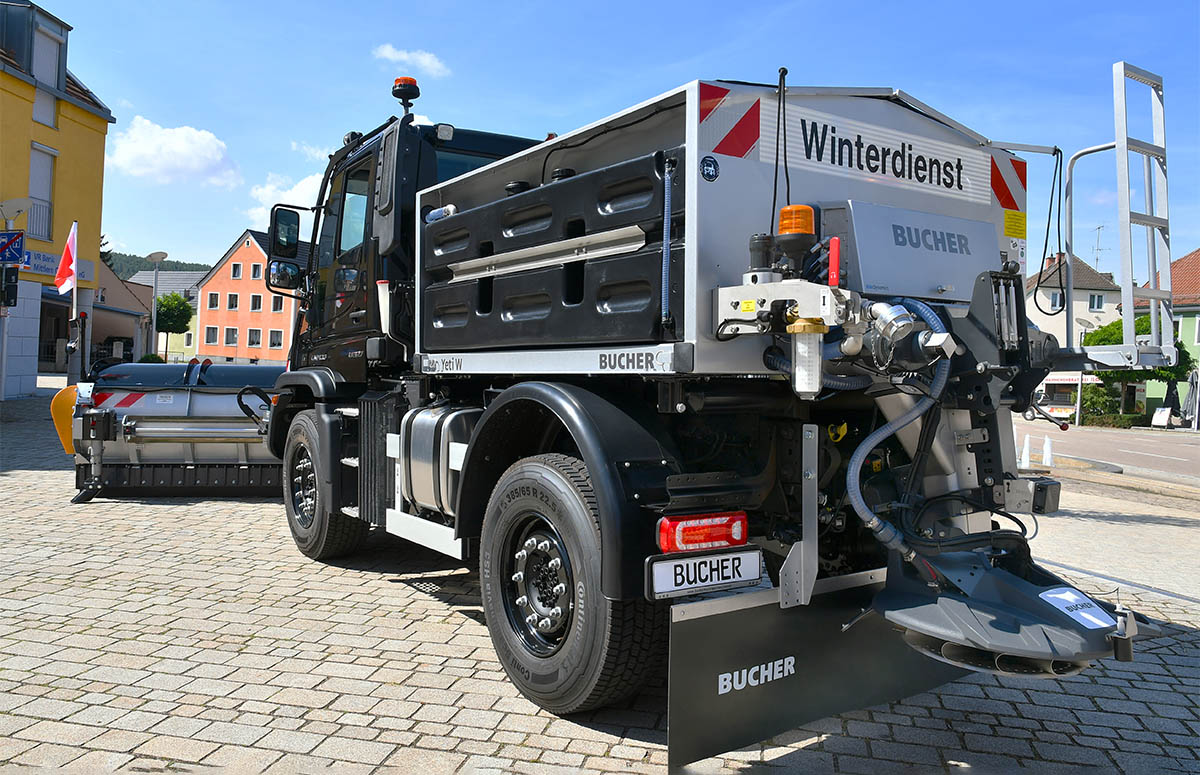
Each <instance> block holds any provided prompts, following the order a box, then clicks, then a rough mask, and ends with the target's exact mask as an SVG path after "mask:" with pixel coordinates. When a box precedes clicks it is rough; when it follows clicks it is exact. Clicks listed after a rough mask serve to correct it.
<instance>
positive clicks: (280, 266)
mask: <svg viewBox="0 0 1200 775" xmlns="http://www.w3.org/2000/svg"><path fill="white" fill-rule="evenodd" d="M302 277H303V273H302V272H301V271H300V266H299V265H298V264H294V263H292V262H291V261H280V260H278V259H271V264H270V269H269V271H268V272H267V287H268V288H280V289H282V290H285V291H294V290H296V289H297V288H299V287H300V282H301V278H302Z"/></svg>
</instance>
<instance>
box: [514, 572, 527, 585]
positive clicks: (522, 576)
mask: <svg viewBox="0 0 1200 775" xmlns="http://www.w3.org/2000/svg"><path fill="white" fill-rule="evenodd" d="M512 580H513V581H515V582H516V583H518V584H520V583H521V582H522V581H524V580H525V574H524V573H522V572H521V571H517V572H516V573H514V574H513V575H512Z"/></svg>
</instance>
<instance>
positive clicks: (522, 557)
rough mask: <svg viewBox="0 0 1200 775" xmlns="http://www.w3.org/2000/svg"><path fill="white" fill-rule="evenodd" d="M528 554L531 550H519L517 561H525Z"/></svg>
mask: <svg viewBox="0 0 1200 775" xmlns="http://www.w3.org/2000/svg"><path fill="white" fill-rule="evenodd" d="M528 556H529V552H527V551H525V550H524V549H522V550H521V551H519V552H517V554H516V560H517V562H525V558H526V557H528Z"/></svg>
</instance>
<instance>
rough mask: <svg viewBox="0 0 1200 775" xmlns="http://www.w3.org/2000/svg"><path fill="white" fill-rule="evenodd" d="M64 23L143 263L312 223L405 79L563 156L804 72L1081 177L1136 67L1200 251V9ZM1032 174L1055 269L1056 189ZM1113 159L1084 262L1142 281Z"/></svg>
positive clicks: (804, 7)
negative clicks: (291, 223)
mask: <svg viewBox="0 0 1200 775" xmlns="http://www.w3.org/2000/svg"><path fill="white" fill-rule="evenodd" d="M42 4H43V5H44V6H45V7H46V9H47V10H48V11H50V12H51V13H53V14H55V15H56V16H58V17H60V18H62V19H63V20H64V21H66V22H67V23H69V24H71V25H72V26H73V27H74V30H73V31H72V33H71V37H70V51H69V54H68V60H69V61H68V67H69V68H70V69H71V71H72V72H73V73H75V75H76V76H78V77H79V78H80V79H81V80H82V81H83V82H84V83H86V84H87V85H88V86H89V87H90V88H91V89H92V90H93V91H94V92H95V93H96V94H97V95H98V96H99V97H100V98H101V99H102V100H103V101H104V102H105V103H106V104H108V106H109V107H110V108H111V109H112V111H113V113H114V115H115V116H116V118H117V122H116V124H115V125H112V126H110V128H109V135H108V142H107V152H106V164H105V185H104V222H103V230H104V233H105V234H106V235H107V237H108V240H109V244H110V246H111V247H113V248H114V249H116V250H119V251H121V252H130V253H137V254H142V255H144V254H146V253H149V252H151V251H155V250H165V251H167V252H168V253H169V254H170V257H171V258H173V259H178V260H184V261H199V262H203V263H214V262H215V261H217V260H218V259H220V257H221V256H222V255H223V254H224V252H225V251H226V250H227V249H228V248H229V247H230V246H231V244H232V243H233V242H234V241H235V240H236V239H237V237H238V235H240V234H241V232H242V230H243V229H245V228H247V227H252V228H259V229H262V228H265V227H266V224H267V218H268V213H269V209H270V205H271V204H273V203H275V202H286V203H293V204H312V203H313V200H314V199H315V196H316V190H317V184H318V182H319V179H320V174H321V172H322V171H323V170H324V166H325V160H326V155H327V154H328V153H330V152H331V151H333V150H334V149H335V148H336V147H338V146H340V145H341V138H342V136H343V135H344V134H345V133H346V132H348V131H350V130H358V131H368V130H370V129H371V128H373V127H375V126H377V125H379V124H380V123H382V122H383V121H384V120H385V119H386V118H387V117H388V116H389V115H393V114H398V113H399V112H400V108H399V106H398V104H397V103H396V101H395V100H394V99H393V98H392V97H391V91H390V87H391V82H392V80H393V78H394V77H396V76H399V75H412V76H415V77H416V78H418V80H419V81H420V83H421V89H422V96H421V98H420V100H419V101H418V102H417V104H416V107H415V112H417V113H419V114H421V115H422V116H426V117H428V118H429V119H431V120H433V121H435V122H448V123H451V124H454V125H456V126H459V127H469V128H473V129H482V130H488V131H497V132H504V133H510V134H517V135H525V136H529V137H535V138H542V137H544V136H545V135H546V133H547V132H550V131H554V132H559V133H563V132H566V131H569V130H571V129H574V128H576V127H579V126H582V125H584V124H587V123H590V122H592V121H595V120H598V119H600V118H603V117H605V116H607V115H609V114H611V113H615V112H617V111H619V110H621V109H623V108H626V107H628V106H631V105H633V104H635V103H637V102H640V101H642V100H645V99H647V98H650V97H653V96H654V95H656V94H659V93H661V92H664V91H666V90H668V89H670V88H673V87H675V86H678V85H680V84H682V83H685V82H687V81H691V80H694V79H697V78H702V79H715V78H724V79H732V80H746V81H759V82H773V81H774V80H775V79H776V77H777V76H776V71H777V69H778V67H779V66H780V65H785V66H787V67H788V69H789V71H790V75H789V84H793V85H813V86H887V87H894V88H899V89H903V90H905V91H906V92H908V93H910V94H912V95H914V96H915V97H917V98H918V99H920V100H922V101H923V102H925V103H926V104H929V105H931V106H932V107H934V108H936V109H938V110H940V111H942V112H943V113H945V114H947V115H949V116H950V117H952V118H954V119H955V120H957V121H959V122H961V123H963V124H965V125H966V126H968V127H970V128H972V129H974V130H975V131H977V132H979V133H981V134H983V135H985V136H987V137H989V138H992V139H993V140H1002V141H1012V142H1025V143H1036V144H1044V145H1057V146H1059V147H1061V148H1063V149H1064V150H1065V152H1066V154H1067V156H1069V155H1070V154H1071V153H1073V152H1075V151H1076V150H1079V149H1081V148H1084V147H1086V146H1091V145H1095V144H1099V143H1104V142H1111V141H1112V140H1113V136H1114V127H1113V107H1112V64H1113V62H1115V61H1117V60H1121V59H1124V60H1127V61H1129V62H1131V63H1132V64H1135V65H1138V66H1140V67H1142V68H1144V69H1147V70H1150V71H1153V72H1156V73H1158V74H1160V75H1162V76H1163V78H1164V83H1165V94H1166V112H1167V146H1168V149H1169V150H1168V169H1169V173H1170V212H1171V226H1172V242H1173V244H1174V246H1175V248H1174V255H1175V256H1176V257H1179V256H1182V255H1183V254H1185V253H1187V252H1189V251H1191V250H1194V249H1196V248H1200V53H1198V52H1200V2H1196V0H1185V1H1180V0H1164V2H1162V3H1156V4H1154V7H1153V11H1152V12H1148V13H1143V12H1141V11H1140V10H1139V7H1138V6H1137V5H1130V4H1128V3H1117V2H1106V1H1104V0H1099V1H1097V0H1092V2H1086V3H1074V2H1045V0H1041V1H1040V2H1020V1H1014V2H1007V3H1002V4H991V3H969V2H961V0H958V1H956V2H947V3H935V2H928V3H918V2H910V3H895V2H856V1H855V0H841V1H840V2H837V3H829V2H820V3H817V2H794V3H775V4H773V3H769V2H768V3H758V4H735V5H734V6H730V5H728V4H727V3H719V4H718V3H715V2H710V1H709V0H693V1H692V2H657V3H650V4H647V3H645V2H623V1H621V0H613V1H612V2H608V3H603V4H600V3H587V4H574V3H570V2H564V3H556V4H546V3H532V2H520V1H519V0H513V2H505V3H495V2H479V3H465V2H455V1H454V0H443V2H439V3H407V2H406V3H396V2H375V1H373V0H372V1H365V2H358V3H354V4H350V3H330V2H312V1H308V0H297V1H295V2H256V3H247V2H227V1H225V0H206V1H205V2H187V1H185V0H176V1H175V2H170V3H151V2H144V1H142V2H135V1H134V0H106V2H103V3H97V2H95V1H94V0H45V1H44V2H43V3H42ZM335 9H342V10H341V11H336V10H335ZM338 13H340V14H341V16H338ZM1156 16H1157V18H1158V19H1159V25H1160V26H1159V27H1158V28H1157V29H1151V28H1149V27H1148V26H1147V25H1148V24H1149V23H1150V21H1149V20H1150V19H1153V18H1155V17H1156ZM1143 30H1145V32H1143ZM1149 99H1150V98H1149V92H1148V91H1146V92H1137V91H1135V92H1133V93H1132V94H1131V101H1130V104H1131V110H1130V126H1131V133H1132V134H1133V135H1134V136H1137V137H1141V138H1143V139H1147V140H1149V139H1151V138H1150V127H1149V119H1148V117H1149V106H1148V103H1149ZM1024 156H1025V158H1026V159H1028V161H1029V171H1028V196H1029V198H1028V212H1029V253H1030V256H1031V257H1033V256H1036V255H1038V253H1040V251H1041V245H1042V239H1043V235H1044V234H1045V222H1046V212H1047V205H1048V200H1049V194H1050V180H1051V175H1052V171H1053V169H1052V163H1051V161H1050V159H1049V157H1043V156H1038V155H1033V154H1024ZM1114 159H1115V157H1114V155H1113V154H1112V153H1111V152H1110V153H1106V154H1100V155H1097V156H1093V157H1090V158H1088V159H1084V160H1082V161H1081V162H1080V163H1079V164H1078V166H1077V168H1076V173H1077V176H1076V186H1075V212H1076V218H1075V224H1076V225H1075V234H1076V238H1075V251H1074V252H1075V254H1076V255H1078V256H1080V257H1082V258H1085V259H1087V260H1089V261H1092V260H1093V257H1098V260H1099V267H1100V269H1101V270H1102V271H1114V272H1119V268H1118V265H1119V250H1118V248H1119V245H1118V234H1117V232H1118V229H1117V205H1116V201H1117V193H1116V171H1115V170H1116V164H1115V160H1114ZM1133 195H1134V201H1136V202H1139V203H1140V202H1141V201H1142V197H1143V195H1144V194H1143V190H1142V185H1141V182H1140V179H1139V178H1138V177H1137V176H1136V175H1135V177H1134V183H1133ZM1098 226H1102V227H1103V229H1101V231H1100V232H1099V243H1098V244H1099V251H1098V252H1094V247H1095V245H1096V244H1097V232H1096V228H1097V227H1098ZM1051 232H1052V233H1051V240H1050V252H1053V251H1054V249H1055V243H1056V242H1057V235H1056V233H1055V232H1056V229H1055V228H1054V227H1053V226H1052V227H1051ZM1144 239H1145V238H1144V237H1143V236H1142V235H1141V233H1140V229H1135V234H1134V245H1135V246H1140V245H1142V244H1144ZM1138 249H1139V250H1140V247H1138ZM1032 263H1036V262H1032ZM1143 274H1144V270H1143ZM1141 279H1144V277H1142V278H1141Z"/></svg>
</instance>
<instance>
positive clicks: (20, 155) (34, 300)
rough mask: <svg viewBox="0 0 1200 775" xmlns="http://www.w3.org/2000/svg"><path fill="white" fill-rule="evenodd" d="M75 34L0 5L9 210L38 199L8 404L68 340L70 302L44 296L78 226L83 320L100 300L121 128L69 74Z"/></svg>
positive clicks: (1, 115) (27, 227)
mask: <svg viewBox="0 0 1200 775" xmlns="http://www.w3.org/2000/svg"><path fill="white" fill-rule="evenodd" d="M70 32H71V26H70V25H68V24H67V23H66V22H64V21H62V20H61V19H58V18H56V17H54V16H53V15H51V14H49V13H47V12H46V11H45V10H44V9H42V8H40V7H38V6H36V5H34V4H32V3H30V2H27V0H6V1H5V2H3V3H0V202H3V201H6V200H11V199H17V198H23V197H29V198H30V199H32V204H31V205H30V206H29V208H28V212H26V213H25V214H24V215H21V216H19V218H18V219H17V220H16V223H15V224H14V225H15V226H16V228H17V229H24V231H25V261H24V265H23V266H22V269H21V274H20V277H21V280H22V282H21V283H20V287H19V291H18V298H19V302H18V305H17V307H15V308H12V310H10V314H9V315H8V316H7V319H6V320H5V321H4V327H5V329H6V330H5V331H4V332H3V333H2V337H3V338H2V340H0V347H2V348H3V352H2V353H0V373H3V374H4V375H5V378H4V379H3V380H2V381H0V397H4V396H5V395H22V394H28V393H30V392H32V388H31V387H30V386H31V385H35V384H36V380H37V357H38V354H39V349H45V348H46V346H47V344H48V343H49V344H50V346H53V344H52V343H54V342H55V341H56V340H60V339H62V338H64V337H67V336H68V335H69V334H68V331H67V330H66V327H67V317H68V313H67V311H66V310H64V309H63V306H62V304H61V303H60V302H61V301H65V300H66V299H67V297H65V296H64V297H62V300H60V299H57V298H54V297H55V296H56V295H57V294H56V293H53V294H46V295H45V296H43V288H44V287H45V286H50V288H51V291H52V292H53V291H54V290H55V289H54V288H53V283H54V273H55V271H56V269H57V267H58V261H59V258H60V256H61V255H62V251H63V245H64V243H65V242H66V239H67V235H68V233H69V232H70V230H71V222H72V221H78V222H79V232H78V237H77V240H78V242H77V245H78V258H79V264H78V267H79V275H80V282H79V287H80V289H81V291H80V294H79V308H80V310H81V311H87V312H89V316H90V314H91V310H92V305H93V300H94V298H95V289H96V287H97V283H96V278H97V271H96V268H97V264H98V263H99V261H100V214H101V206H102V201H103V193H102V192H103V185H104V142H105V136H106V134H107V133H108V125H109V124H110V123H113V121H114V119H113V115H112V113H111V112H110V111H109V109H108V108H107V107H106V106H105V105H104V103H103V102H101V101H100V100H99V98H97V97H96V95H95V94H93V93H92V92H91V90H89V89H88V88H87V87H86V86H85V85H84V84H83V82H82V81H80V80H79V79H78V78H77V77H76V76H75V75H74V74H73V73H71V72H70V71H69V70H68V67H67V55H68V48H69V37H70ZM3 226H4V223H2V222H0V227H3ZM43 299H45V303H43ZM31 324H32V325H31ZM89 339H90V337H89ZM39 341H40V343H41V348H39ZM89 347H90V342H89ZM14 380H15V382H14ZM14 385H15V387H14ZM27 388H29V389H27Z"/></svg>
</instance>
